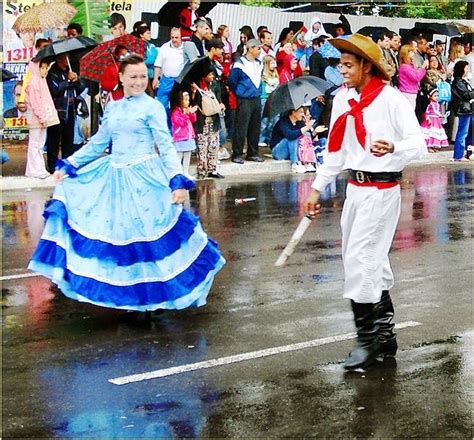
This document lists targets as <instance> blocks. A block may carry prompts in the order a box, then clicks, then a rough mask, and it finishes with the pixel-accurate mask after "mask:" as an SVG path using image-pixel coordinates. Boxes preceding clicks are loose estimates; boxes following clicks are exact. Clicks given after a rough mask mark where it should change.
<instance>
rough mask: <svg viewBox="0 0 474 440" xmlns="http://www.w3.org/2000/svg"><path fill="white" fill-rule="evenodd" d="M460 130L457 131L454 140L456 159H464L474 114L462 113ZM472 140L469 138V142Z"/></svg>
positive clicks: (459, 124)
mask: <svg viewBox="0 0 474 440" xmlns="http://www.w3.org/2000/svg"><path fill="white" fill-rule="evenodd" d="M458 118H459V123H458V131H457V133H456V139H455V140H454V156H453V157H454V159H455V160H456V159H462V157H463V156H464V152H465V150H466V139H467V135H468V133H469V127H470V125H472V121H473V115H460V116H458ZM471 142H472V140H471V139H469V143H471Z"/></svg>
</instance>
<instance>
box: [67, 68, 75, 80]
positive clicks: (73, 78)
mask: <svg viewBox="0 0 474 440" xmlns="http://www.w3.org/2000/svg"><path fill="white" fill-rule="evenodd" d="M67 79H68V80H69V81H72V82H75V81H77V73H76V72H72V71H70V72H68V74H67Z"/></svg>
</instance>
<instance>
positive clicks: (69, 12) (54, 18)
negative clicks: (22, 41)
mask: <svg viewBox="0 0 474 440" xmlns="http://www.w3.org/2000/svg"><path fill="white" fill-rule="evenodd" d="M76 12H77V10H76V8H74V7H73V6H71V5H70V4H68V3H41V4H39V5H36V6H33V7H32V8H31V9H29V10H28V11H26V12H24V13H23V14H21V15H20V16H19V17H18V18H17V19H16V20H15V23H13V26H12V29H13V30H14V31H15V32H17V33H20V32H43V31H46V30H48V29H54V28H56V27H59V26H64V25H66V24H68V23H69V22H70V21H71V19H72V17H74V15H76Z"/></svg>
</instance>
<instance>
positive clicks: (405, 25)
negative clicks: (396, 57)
mask: <svg viewBox="0 0 474 440" xmlns="http://www.w3.org/2000/svg"><path fill="white" fill-rule="evenodd" d="M208 15H209V17H210V18H211V20H212V23H213V25H214V30H215V29H217V27H218V26H219V25H221V24H226V25H227V26H229V28H230V40H231V42H232V43H233V44H234V46H235V47H236V46H237V44H238V43H239V34H240V33H239V28H241V27H242V26H243V25H245V24H248V25H250V26H251V27H252V29H253V30H254V32H255V30H256V29H257V27H258V26H260V25H266V26H268V28H269V29H270V30H271V31H272V33H273V38H274V40H275V41H276V39H277V38H278V36H279V34H280V31H281V29H283V28H284V27H287V26H288V23H289V22H290V21H303V22H304V23H305V25H306V27H308V28H309V26H310V23H311V18H312V17H314V16H315V15H316V16H318V17H319V18H320V19H321V21H322V22H323V23H338V22H339V21H340V20H339V13H324V12H320V13H314V12H305V13H301V12H297V11H295V12H281V10H280V9H277V8H268V7H255V6H242V5H233V4H226V3H219V4H218V5H217V6H216V7H215V8H214V9H212V10H211V12H210V13H209V14H208ZM346 17H347V19H348V20H349V23H350V25H351V28H352V31H353V32H356V31H357V30H358V29H360V28H362V27H364V26H385V27H387V28H388V29H391V30H393V31H395V32H398V31H399V29H411V28H412V27H413V26H414V24H415V22H416V21H424V22H433V21H439V22H440V23H443V22H447V21H450V20H433V19H423V18H390V17H372V16H368V15H360V16H358V15H346ZM456 21H457V22H459V23H463V24H466V25H469V26H474V20H456ZM443 39H444V38H443Z"/></svg>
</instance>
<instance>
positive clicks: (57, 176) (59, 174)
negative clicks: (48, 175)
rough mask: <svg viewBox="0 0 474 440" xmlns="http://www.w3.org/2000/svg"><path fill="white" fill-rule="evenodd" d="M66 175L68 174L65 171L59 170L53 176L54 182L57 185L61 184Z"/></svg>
mask: <svg viewBox="0 0 474 440" xmlns="http://www.w3.org/2000/svg"><path fill="white" fill-rule="evenodd" d="M65 175H66V173H65V172H64V171H63V170H57V171H55V172H54V174H53V178H54V181H55V182H56V183H59V182H61V180H63V177H64V176H65Z"/></svg>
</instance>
